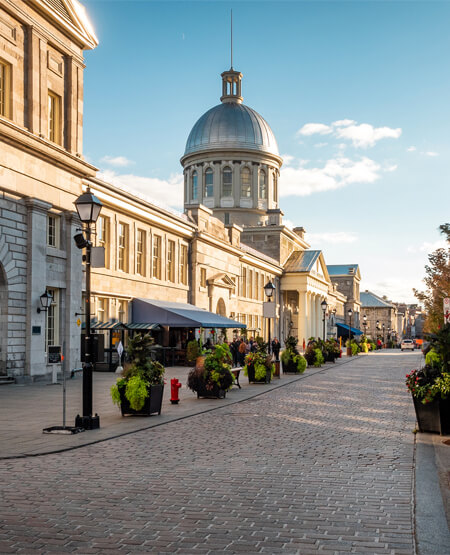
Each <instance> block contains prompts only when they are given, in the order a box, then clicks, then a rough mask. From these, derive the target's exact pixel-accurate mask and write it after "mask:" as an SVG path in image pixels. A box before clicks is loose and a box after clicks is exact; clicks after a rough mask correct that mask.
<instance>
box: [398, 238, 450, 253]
mask: <svg viewBox="0 0 450 555" xmlns="http://www.w3.org/2000/svg"><path fill="white" fill-rule="evenodd" d="M447 248H448V244H447V242H446V241H445V240H444V239H439V240H438V241H435V242H434V243H430V242H429V241H424V242H423V243H421V244H420V245H410V246H409V247H408V248H407V249H406V250H407V252H410V253H419V252H424V253H431V252H433V251H435V250H437V249H447Z"/></svg>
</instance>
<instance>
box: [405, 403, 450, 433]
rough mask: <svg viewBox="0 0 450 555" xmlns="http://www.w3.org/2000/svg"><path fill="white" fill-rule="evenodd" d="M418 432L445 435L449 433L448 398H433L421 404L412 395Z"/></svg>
mask: <svg viewBox="0 0 450 555" xmlns="http://www.w3.org/2000/svg"><path fill="white" fill-rule="evenodd" d="M413 402H414V409H415V411H416V418H417V424H418V427H419V432H430V433H434V434H441V435H445V434H448V433H450V399H434V401H432V402H431V403H427V404H425V405H424V404H423V403H422V402H421V400H420V399H416V398H415V397H413Z"/></svg>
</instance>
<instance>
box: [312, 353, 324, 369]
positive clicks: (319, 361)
mask: <svg viewBox="0 0 450 555" xmlns="http://www.w3.org/2000/svg"><path fill="white" fill-rule="evenodd" d="M314 353H315V355H316V356H315V360H314V366H315V367H319V366H322V364H323V363H324V358H323V355H322V351H321V350H320V349H319V348H317V349H314Z"/></svg>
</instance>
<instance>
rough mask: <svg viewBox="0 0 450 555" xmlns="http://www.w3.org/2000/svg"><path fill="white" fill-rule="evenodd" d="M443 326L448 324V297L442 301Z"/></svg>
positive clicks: (449, 321) (449, 307)
mask: <svg viewBox="0 0 450 555" xmlns="http://www.w3.org/2000/svg"><path fill="white" fill-rule="evenodd" d="M444 324H450V297H445V299H444Z"/></svg>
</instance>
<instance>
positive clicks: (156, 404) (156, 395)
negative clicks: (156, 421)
mask: <svg viewBox="0 0 450 555" xmlns="http://www.w3.org/2000/svg"><path fill="white" fill-rule="evenodd" d="M147 390H148V393H149V396H148V397H147V399H145V403H144V406H143V407H142V408H141V409H140V410H134V409H132V408H131V407H130V403H129V401H128V399H127V398H126V397H125V387H119V393H120V410H121V412H122V416H125V414H132V415H136V416H150V415H151V414H154V413H156V412H157V413H158V414H161V405H162V400H163V393H164V385H150V386H149V387H148V388H147Z"/></svg>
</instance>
